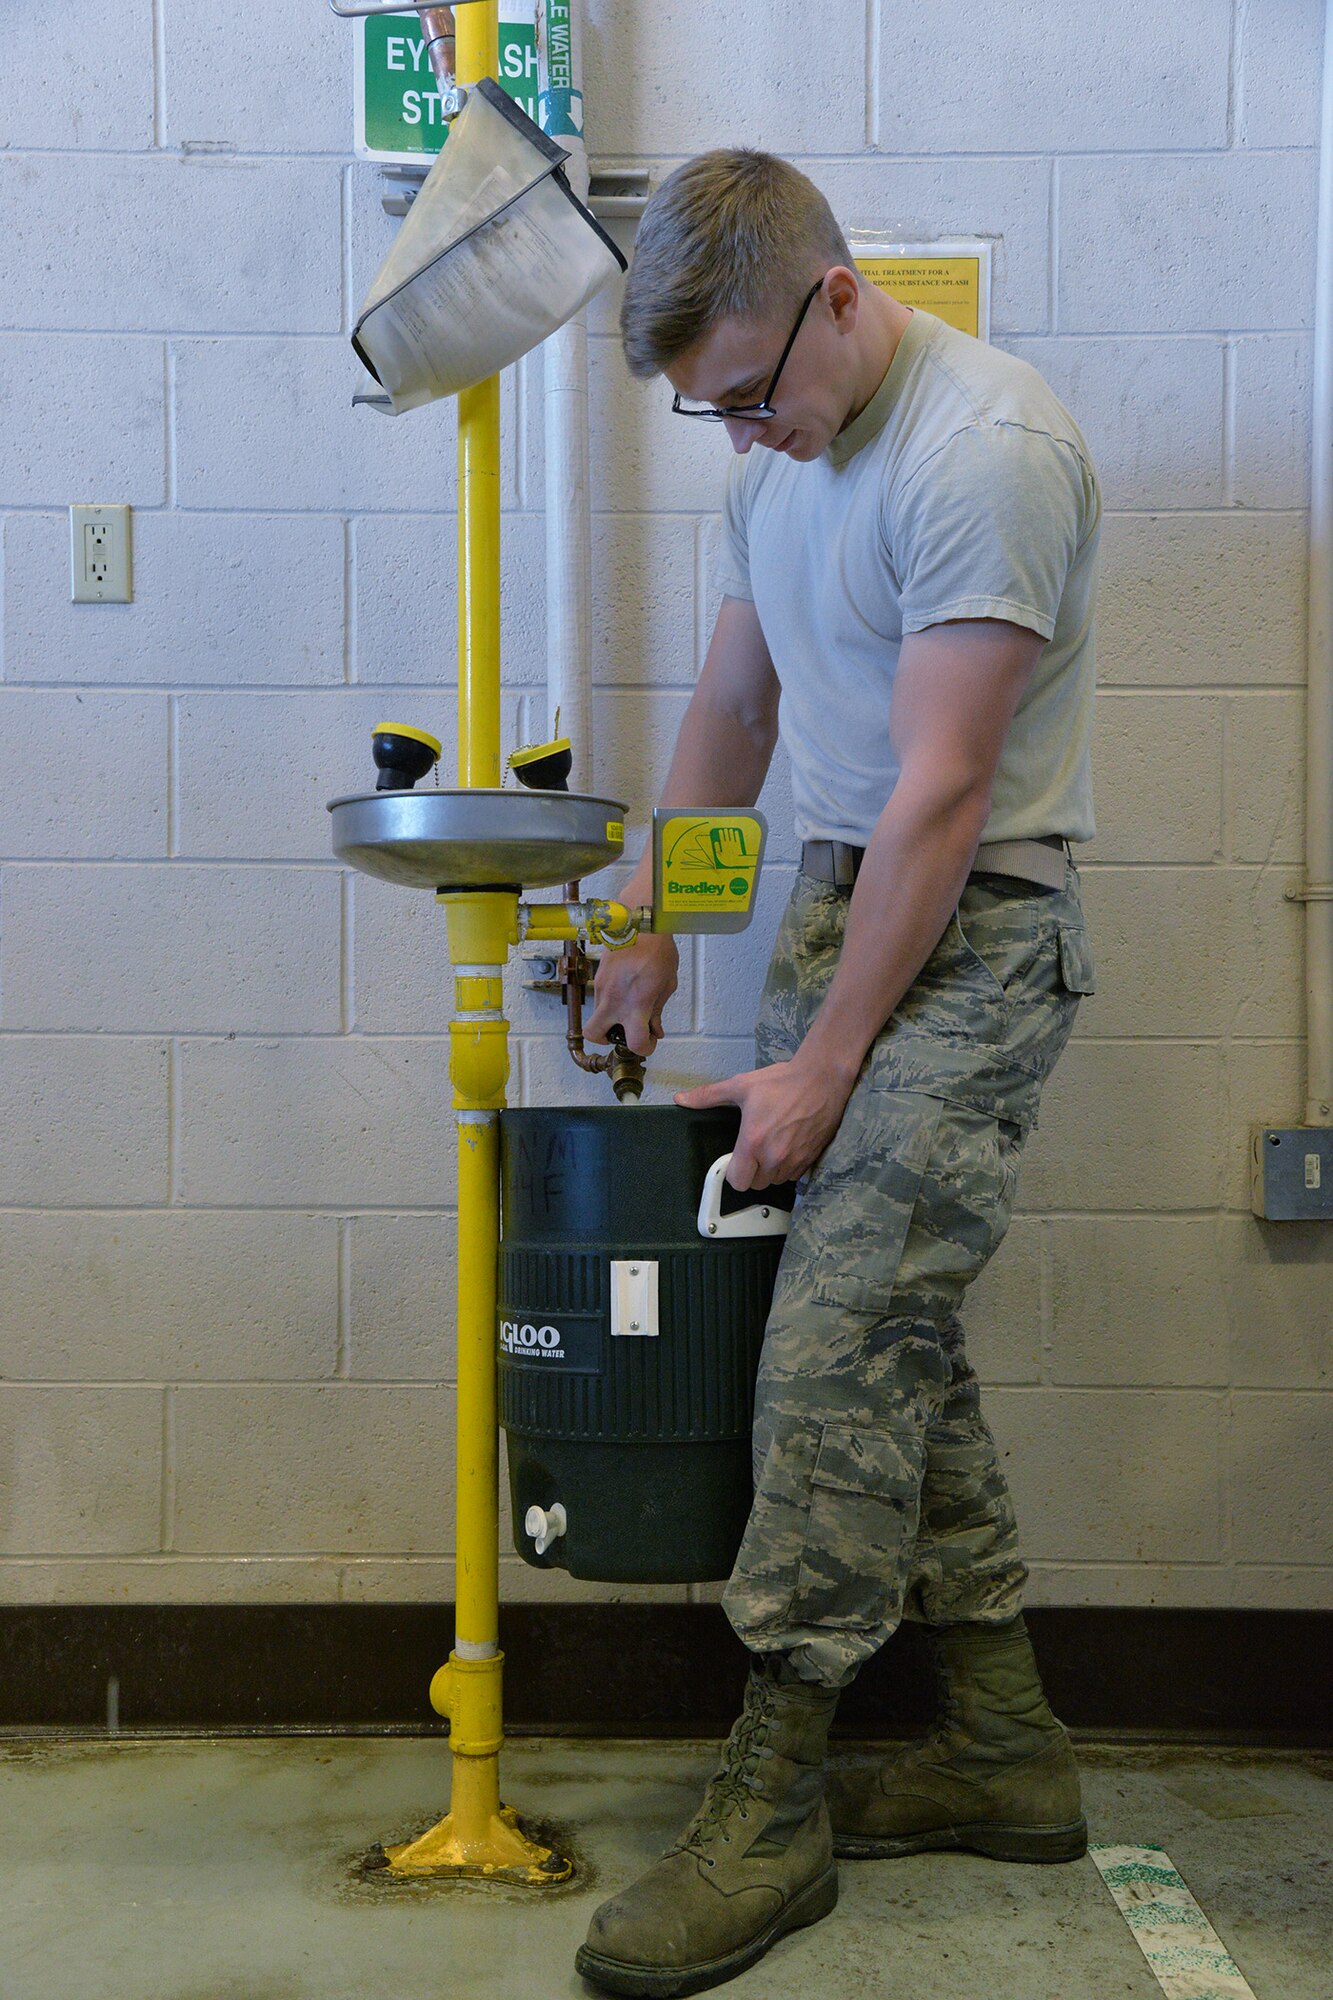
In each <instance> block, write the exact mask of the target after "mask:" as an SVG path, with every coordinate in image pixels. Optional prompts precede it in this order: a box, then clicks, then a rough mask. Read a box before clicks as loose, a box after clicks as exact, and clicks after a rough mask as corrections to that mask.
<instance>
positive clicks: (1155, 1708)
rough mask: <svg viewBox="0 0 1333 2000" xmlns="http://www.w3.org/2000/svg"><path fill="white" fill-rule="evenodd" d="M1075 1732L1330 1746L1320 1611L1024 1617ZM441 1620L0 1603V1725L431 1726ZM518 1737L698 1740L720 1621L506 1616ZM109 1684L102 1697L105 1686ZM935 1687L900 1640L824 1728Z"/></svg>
mask: <svg viewBox="0 0 1333 2000" xmlns="http://www.w3.org/2000/svg"><path fill="white" fill-rule="evenodd" d="M1028 1624H1029V1626H1030V1628H1031V1631H1032V1637H1033V1644H1034V1646H1035V1647H1036V1651H1037V1656H1038V1659H1039V1661H1040V1663H1041V1668H1042V1673H1043V1676H1044V1679H1045V1682H1046V1686H1047V1689H1048V1692H1049V1694H1050V1698H1051V1703H1052V1706H1053V1707H1054V1709H1055V1711H1056V1713H1057V1714H1058V1715H1060V1716H1062V1717H1063V1718H1064V1720H1065V1721H1066V1722H1067V1723H1069V1725H1070V1726H1071V1727H1072V1728H1076V1729H1083V1730H1088V1731H1093V1732H1097V1731H1120V1730H1131V1731H1144V1732H1148V1733H1151V1734H1155V1735H1162V1736H1182V1735H1185V1736H1191V1735H1192V1736H1205V1737H1207V1736H1217V1737H1223V1738H1235V1739H1237V1740H1245V1741H1264V1742H1271V1743H1277V1744H1282V1743H1288V1744H1292V1745H1319V1746H1324V1745H1329V1744H1333V1613H1331V1612H1319V1611H1225V1610H1219V1611H1185V1610H1167V1609H1161V1610H1109V1609H1060V1610H1034V1611H1031V1612H1029V1613H1028ZM452 1633H453V1612H452V1606H450V1605H447V1604H446V1605H418V1604H330V1605H270V1604H263V1605H231V1604H229V1605H190V1604H184V1605H182V1604H172V1605H147V1606H144V1605H123V1604H118V1605H20V1606H11V1607H0V1728H3V1729H8V1730H11V1731H13V1730H23V1729H79V1730H87V1729H105V1728H106V1727H107V1723H108V1715H109V1713H110V1715H111V1717H112V1719H113V1722H114V1723H115V1724H117V1725H118V1726H119V1728H120V1729H121V1730H123V1731H133V1730H136V1729H168V1730H169V1729H261V1730H264V1729H271V1730H282V1729H328V1730H339V1729H350V1728H374V1727H379V1728H407V1729H411V1728H420V1729H422V1730H423V1731H429V1730H430V1729H432V1728H443V1724H441V1723H439V1722H438V1720H437V1719H436V1718H434V1717H433V1716H432V1713H431V1710H430V1708H429V1707H428V1705H427V1701H426V1688H427V1686H428V1684H429V1681H430V1677H431V1675H432V1674H433V1672H434V1671H435V1669H436V1667H438V1666H439V1665H440V1664H441V1662H442V1661H443V1659H444V1658H445V1657H446V1656H447V1653H448V1650H449V1646H450V1642H451V1638H452ZM501 1643H502V1645H503V1647H504V1651H505V1656H506V1658H505V1715H506V1723H507V1726H508V1728H509V1729H510V1730H511V1731H512V1732H514V1733H515V1734H518V1733H521V1732H523V1731H525V1730H532V1731H543V1732H548V1731H549V1732H553V1731H559V1730H569V1731H571V1732H577V1733H581V1734H582V1733H595V1734H601V1735H607V1736H713V1735H718V1734H721V1733H722V1732H724V1731H725V1730H726V1729H727V1727H728V1726H729V1724H730V1722H731V1719H732V1717H733V1715H734V1714H735V1710H736V1705H737V1701H738V1698H739V1693H740V1689H741V1684H742V1682H743V1679H744V1675H745V1667H746V1656H745V1654H744V1652H743V1650H742V1648H741V1646H740V1644H739V1642H738V1641H737V1640H736V1638H735V1636H734V1634H733V1633H732V1631H731V1628H730V1626H729V1625H728V1624H727V1621H726V1619H725V1617H724V1616H723V1614H722V1612H721V1611H720V1609H718V1608H717V1607H716V1606H714V1605H688V1604H563V1605H537V1604H515V1605H511V1606H509V1607H507V1608H506V1609H505V1610H504V1611H503V1612H502V1614H501ZM113 1683H114V1688H113ZM930 1709H931V1694H930V1676H929V1671H928V1664H927V1659H926V1653H925V1648H924V1647H923V1645H922V1643H921V1637H920V1634H919V1633H918V1632H917V1631H915V1630H914V1629H913V1628H912V1627H910V1626H907V1627H904V1629H903V1631H902V1632H901V1633H899V1634H898V1635H897V1636H896V1637H895V1638H894V1639H893V1640H891V1641H890V1643H889V1645H888V1646H886V1647H885V1648H884V1650H883V1651H882V1652H881V1653H880V1654H879V1655H878V1656H877V1657H876V1658H875V1659H874V1660H872V1661H871V1662H870V1664H869V1665H868V1666H867V1667H866V1668H865V1669H864V1671H863V1672H862V1674H861V1675H860V1677H859V1678H858V1680H857V1681H856V1682H855V1684H854V1685H853V1686H852V1687H851V1688H850V1689H849V1690H848V1692H847V1693H846V1695H845V1696H844V1697H843V1701H842V1705H841V1708H840V1710H839V1717H838V1732H839V1733H840V1734H843V1735H851V1736H878V1735H884V1736H893V1735H898V1734H902V1733H906V1732H910V1731H911V1730H913V1729H914V1728H916V1727H918V1726H919V1725H920V1724H921V1723H923V1722H924V1721H925V1720H926V1719H927V1717H928V1715H929V1713H930Z"/></svg>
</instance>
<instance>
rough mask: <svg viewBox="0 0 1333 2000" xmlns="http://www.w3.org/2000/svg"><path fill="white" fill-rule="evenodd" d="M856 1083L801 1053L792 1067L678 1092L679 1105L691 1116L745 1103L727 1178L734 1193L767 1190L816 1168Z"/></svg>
mask: <svg viewBox="0 0 1333 2000" xmlns="http://www.w3.org/2000/svg"><path fill="white" fill-rule="evenodd" d="M855 1081H856V1079H855V1077H854V1076H853V1077H850V1078H848V1077H846V1076H844V1075H842V1074H841V1073H835V1072H834V1071H833V1070H831V1069H829V1068H827V1067H825V1066H824V1065H823V1064H821V1063H820V1062H819V1061H818V1059H817V1058H813V1057H810V1056H807V1055H806V1053H805V1050H804V1049H798V1050H797V1052H796V1054H795V1055H794V1056H793V1057H792V1059H791V1061H790V1062H778V1063H770V1064H769V1065H768V1067H767V1068H766V1069H750V1070H743V1071H742V1072H741V1074H740V1075H739V1076H729V1077H726V1078H725V1079H724V1080H723V1081H722V1082H721V1083H703V1084H700V1085H699V1086H698V1087H697V1089H694V1090H681V1091H678V1092H677V1093H676V1102H677V1104H682V1105H684V1106H685V1107H686V1109H687V1110H691V1111H705V1110H707V1109H708V1108H709V1107H710V1106H712V1105H715V1104H739V1106H740V1108H741V1129H740V1136H739V1137H738V1139H737V1140H736V1144H735V1147H734V1149H733V1151H732V1155H731V1165H730V1166H729V1167H728V1168H727V1179H728V1180H729V1181H730V1182H731V1185H732V1186H733V1187H734V1188H763V1187H771V1186H773V1185H774V1183H776V1182H778V1181H794V1180H797V1179H799V1177H800V1176H801V1175H802V1174H803V1173H805V1172H807V1171H808V1169H809V1168H811V1167H812V1166H813V1165H814V1163H815V1161H816V1160H817V1159H818V1158H819V1156H820V1154H821V1153H822V1152H823V1150H824V1148H825V1147H826V1146H827V1145H828V1143H829V1140H830V1139H831V1138H832V1137H833V1134H834V1133H835V1132H836V1131H837V1129H838V1126H839V1124H840V1122H841V1120H842V1114H843V1109H844V1107H845V1105H846V1103H847V1099H848V1098H849V1097H850V1096H851V1094H852V1084H853V1083H854V1082H855Z"/></svg>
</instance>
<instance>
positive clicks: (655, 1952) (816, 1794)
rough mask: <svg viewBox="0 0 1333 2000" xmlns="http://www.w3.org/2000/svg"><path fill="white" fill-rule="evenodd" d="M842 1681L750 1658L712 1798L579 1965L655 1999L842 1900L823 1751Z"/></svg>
mask: <svg viewBox="0 0 1333 2000" xmlns="http://www.w3.org/2000/svg"><path fill="white" fill-rule="evenodd" d="M837 1702H838V1694H837V1690H836V1689H834V1688H824V1687H816V1686H813V1685H811V1684H810V1683H809V1682H806V1681H800V1680H797V1679H795V1678H794V1676H791V1675H790V1670H789V1669H788V1668H787V1667H786V1666H785V1664H784V1663H783V1661H782V1660H781V1659H780V1658H778V1657H771V1658H768V1659H764V1660H761V1661H760V1662H759V1663H758V1664H756V1666H755V1667H754V1668H753V1669H752V1671H751V1673H750V1679H749V1682H748V1685H747V1686H746V1690H745V1706H744V1708H743V1709H742V1711H741V1714H740V1716H739V1718H738V1720H737V1721H736V1723H735V1725H734V1727H733V1728H732V1732H731V1735H730V1736H729V1737H728V1739H727V1742H726V1745H725V1747H724V1749H723V1752H722V1763H721V1766H720V1768H719V1769H718V1770H717V1771H716V1772H714V1774H713V1776H712V1778H711V1779H710V1780H709V1785H708V1790H707V1791H706V1792H705V1794H704V1798H703V1803H702V1805H701V1806H700V1808H699V1810H698V1812H697V1813H696V1814H695V1816H694V1818H693V1819H692V1820H691V1821H690V1823H689V1825H688V1826H687V1827H686V1828H685V1831H684V1832H683V1833H682V1834H681V1836H680V1838H679V1840H678V1841H677V1842H676V1844H675V1846H674V1847H671V1848H669V1849H668V1850H667V1852H666V1853H665V1854H664V1855H663V1857H662V1859H661V1860H660V1861H657V1862H655V1863H654V1864H653V1866H652V1867H651V1868H650V1869H649V1870H648V1872H647V1874H646V1875H642V1876H641V1877H640V1878H639V1880H638V1881H637V1882H635V1883H633V1884H632V1886H631V1887H630V1888H628V1889H622V1890H621V1891H620V1892H619V1893H618V1894H617V1895H614V1896H612V1897H611V1898H610V1900H609V1901H608V1902H605V1903H603V1904H602V1906H601V1908H600V1909H599V1910H598V1911H597V1913H596V1915H595V1916H594V1917H593V1920H592V1924H591V1926H590V1927H589V1930H588V1941H587V1943H586V1944H584V1945H582V1946H581V1947H580V1949H579V1952H578V1955H577V1957H576V1959H575V1961H574V1963H575V1966H576V1968H577V1970H578V1971H579V1972H581V1973H582V1974H583V1976H584V1978H585V1979H590V1980H592V1981H593V1982H594V1983H595V1984H596V1985H598V1986H603V1987H605V1988H606V1989H607V1990H608V1991H609V1992H611V1993H629V1994H644V1995H650V1996H653V2000H671V1996H674V1995H676V1994H685V1993H699V1992H701V1991H702V1990H703V1988H704V1987H706V1986H718V1985H720V1984H721V1983H722V1981H723V1980H725V1979H733V1978H734V1977H735V1976H736V1974H737V1973H738V1972H743V1971H744V1970H745V1968H746V1966H747V1965H753V1964H754V1962H755V1960H756V1959H759V1958H762V1957H763V1955H764V1953H765V1952H766V1951H767V1950H768V1948H769V1946H770V1945H772V1944H776V1942H777V1940H778V1939H779V1938H780V1937H782V1936H784V1935H785V1933H786V1932H788V1931H793V1930H797V1929H799V1927H800V1926H801V1925H802V1924H812V1923H814V1922H815V1921H816V1920H817V1919H818V1918H819V1917H825V1916H827V1915H828V1913H829V1911H830V1910H831V1909H832V1908H833V1906H834V1904H835V1903H836V1902H837V1900H838V1871H837V1866H836V1864H835V1862H834V1859H833V1847H832V1840H831V1836H830V1833H829V1821H828V1812H827V1809H826V1808H825V1805H824V1752H825V1749H826V1747H827V1743H828V1730H829V1724H830V1722H831V1721H832V1720H833V1711H834V1709H835V1708H836V1706H837Z"/></svg>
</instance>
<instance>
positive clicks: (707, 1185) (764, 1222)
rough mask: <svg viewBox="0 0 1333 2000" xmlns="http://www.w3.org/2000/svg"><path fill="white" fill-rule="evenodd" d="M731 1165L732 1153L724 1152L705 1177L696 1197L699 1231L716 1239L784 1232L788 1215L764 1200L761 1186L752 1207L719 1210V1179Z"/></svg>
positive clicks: (787, 1222)
mask: <svg viewBox="0 0 1333 2000" xmlns="http://www.w3.org/2000/svg"><path fill="white" fill-rule="evenodd" d="M730 1165H731V1154H730V1153H724V1154H723V1155H722V1158H721V1159H720V1160H714V1162H713V1164H712V1166H711V1167H710V1168H709V1169H708V1172H707V1174H706V1175H705V1177H704V1191H703V1193H702V1195H701V1196H700V1198H699V1234H700V1235H701V1236H708V1237H711V1238H712V1240H713V1241H714V1242H715V1243H716V1242H718V1241H720V1240H721V1239H722V1238H724V1237H729V1236H785V1235H786V1234H787V1231H788V1230H789V1229H790V1228H791V1216H790V1214H789V1213H788V1211H787V1210H786V1209H785V1208H776V1207H774V1205H773V1204H772V1203H771V1202H766V1201H765V1200H764V1189H763V1188H756V1189H755V1190H754V1202H753V1204H752V1206H751V1207H749V1208H734V1209H733V1210H732V1211H731V1214H730V1215H724V1214H723V1213H722V1183H723V1181H725V1179H726V1178H727V1168H728V1167H729V1166H730Z"/></svg>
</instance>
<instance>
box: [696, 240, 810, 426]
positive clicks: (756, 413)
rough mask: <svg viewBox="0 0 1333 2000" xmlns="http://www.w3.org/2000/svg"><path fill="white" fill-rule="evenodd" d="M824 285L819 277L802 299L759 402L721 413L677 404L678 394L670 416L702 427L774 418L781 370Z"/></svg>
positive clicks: (703, 406) (708, 407)
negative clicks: (692, 419) (732, 420)
mask: <svg viewBox="0 0 1333 2000" xmlns="http://www.w3.org/2000/svg"><path fill="white" fill-rule="evenodd" d="M825 275H827V274H825ZM823 282H824V279H823V278H822V277H821V278H817V279H816V280H815V282H814V284H813V285H811V287H810V289H809V291H808V292H807V293H806V295H805V298H804V299H803V301H802V303H801V310H800V311H799V312H798V313H797V315H796V324H795V326H794V327H793V328H792V330H791V333H790V334H789V335H788V337H787V345H786V346H785V347H784V348H783V350H782V353H781V354H780V355H779V357H778V365H777V367H776V368H775V369H774V370H773V378H772V380H771V381H770V383H769V385H768V387H767V388H766V389H765V391H764V393H763V396H762V397H761V399H760V400H759V402H757V403H741V404H737V405H736V406H735V407H734V408H733V407H726V408H723V409H718V408H717V407H716V406H715V405H714V404H712V403H695V404H687V403H682V402H681V400H680V395H679V393H677V394H676V396H675V397H673V399H672V403H671V408H672V411H673V413H674V414H675V415H676V416H678V417H698V418H699V420H700V421H701V422H702V423H705V424H724V423H725V422H726V420H727V418H728V417H739V418H741V420H742V421H743V422H744V423H747V424H766V423H768V422H769V421H770V420H771V419H772V418H773V417H775V416H776V415H777V411H776V410H775V409H774V408H773V391H774V390H775V389H776V388H777V386H778V377H779V376H780V375H781V373H782V371H783V369H784V368H785V367H786V365H787V356H788V355H789V354H790V353H791V351H792V348H793V347H794V346H795V344H796V336H797V334H798V333H799V332H800V330H801V322H802V320H803V319H804V318H805V316H806V314H807V313H808V312H809V310H810V302H811V300H812V299H813V298H814V296H815V293H816V292H817V291H818V290H819V288H820V286H821V285H822V284H823Z"/></svg>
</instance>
